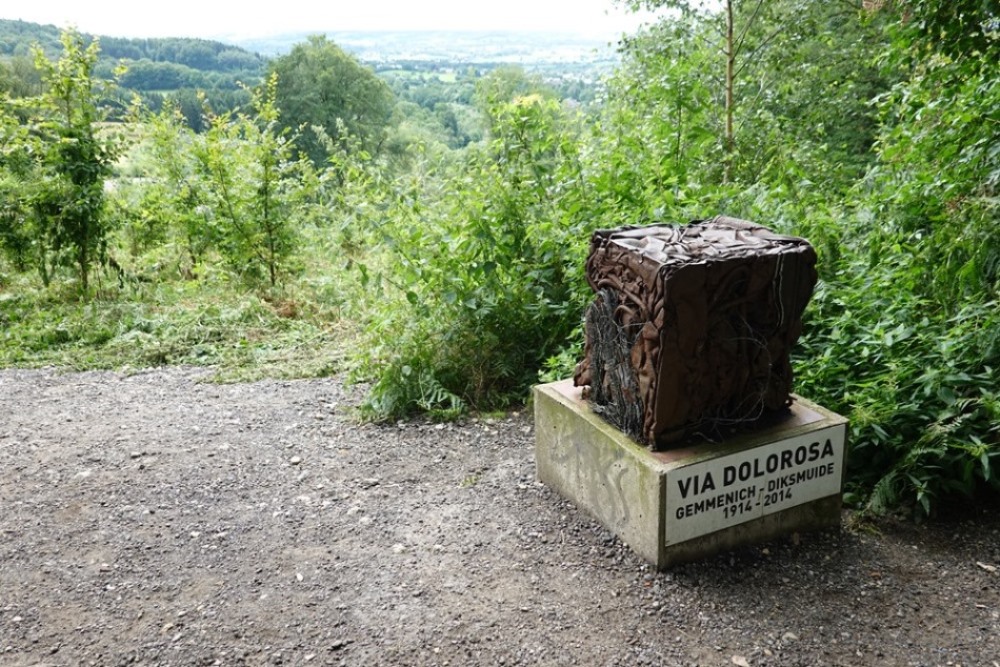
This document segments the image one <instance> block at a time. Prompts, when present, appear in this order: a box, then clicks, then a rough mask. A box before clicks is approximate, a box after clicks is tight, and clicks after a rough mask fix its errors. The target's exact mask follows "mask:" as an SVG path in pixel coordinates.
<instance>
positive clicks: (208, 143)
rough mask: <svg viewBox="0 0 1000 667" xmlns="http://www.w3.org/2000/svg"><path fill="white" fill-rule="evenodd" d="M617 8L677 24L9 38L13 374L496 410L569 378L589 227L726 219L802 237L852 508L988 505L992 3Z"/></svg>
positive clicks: (997, 276)
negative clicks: (430, 45)
mask: <svg viewBox="0 0 1000 667" xmlns="http://www.w3.org/2000/svg"><path fill="white" fill-rule="evenodd" d="M625 4H630V3H628V2H627V3H625ZM631 4H632V5H633V6H634V7H635V8H637V9H638V8H656V7H660V6H669V7H672V8H674V10H675V11H674V12H672V13H670V14H669V15H667V16H665V17H664V18H663V19H661V20H660V21H659V22H657V23H655V24H652V25H649V26H646V27H644V28H642V29H641V30H639V31H638V32H637V33H635V34H631V35H627V36H624V37H623V39H622V40H621V42H620V44H619V45H618V52H617V55H616V57H615V59H614V61H613V62H611V63H608V62H605V61H599V62H598V61H595V62H587V63H562V64H560V63H558V62H555V61H554V62H550V63H547V64H546V66H545V67H538V68H535V67H532V66H531V64H530V63H519V64H511V63H509V62H492V63H474V62H454V61H436V60H433V59H413V60H392V59H387V60H385V61H383V62H377V63H372V62H362V61H361V60H359V59H358V58H357V57H355V56H354V55H352V54H351V53H350V52H348V51H347V50H345V49H344V48H342V47H341V45H339V44H338V43H337V42H336V40H335V39H332V38H329V37H324V36H310V37H308V38H306V39H303V40H302V41H300V42H298V43H295V44H294V45H292V46H291V47H290V48H289V49H288V50H287V51H286V52H284V53H281V54H279V55H273V56H269V57H262V56H259V55H257V54H255V53H253V52H251V51H247V50H244V49H241V48H239V47H236V46H231V45H224V44H220V43H217V42H208V41H205V40H182V39H177V40H118V39H114V38H98V39H93V38H92V37H90V36H86V35H80V34H79V33H76V32H75V31H73V30H66V31H62V32H60V31H58V30H55V29H54V28H51V27H45V26H35V25H34V24H26V23H24V22H10V21H0V94H2V97H0V326H2V333H0V364H2V365H5V366H12V365H13V366H39V365H59V366H63V367H70V368H123V367H125V368H142V367H148V366H150V365H160V364H200V365H211V366H213V367H215V368H216V370H217V374H218V377H219V379H220V380H237V379H247V378H255V377H263V376H268V377H274V376H279V377H307V376H322V375H328V374H333V373H343V374H346V375H347V376H348V377H350V378H352V379H353V380H357V381H362V382H365V383H366V386H367V387H368V390H367V398H366V401H365V404H364V406H363V408H362V412H363V415H364V416H365V417H367V418H372V419H398V418H403V417H405V416H407V415H411V414H413V413H417V412H419V413H424V414H429V415H431V416H433V417H435V418H439V419H451V418H457V417H460V416H461V415H463V414H465V413H467V412H469V411H478V412H484V411H487V412H488V411H492V410H502V409H506V408H508V407H509V406H511V405H515V404H518V403H520V402H523V401H524V400H526V398H527V392H528V388H529V387H530V386H531V385H532V384H533V383H536V382H538V381H539V380H547V379H556V378H561V377H566V376H568V375H570V374H571V373H572V368H573V366H574V365H575V363H576V362H577V361H578V360H579V358H580V356H581V353H582V325H581V322H582V318H583V313H584V310H585V308H586V307H587V305H588V304H589V303H590V302H591V300H592V298H593V295H592V293H591V291H590V288H589V287H588V286H587V284H586V282H585V280H584V276H583V264H584V259H585V257H586V252H587V249H588V241H589V238H590V235H591V233H592V232H593V231H594V230H596V229H607V228H613V227H617V226H621V225H636V224H649V223H655V222H675V223H676V222H686V221H689V220H694V219H703V218H708V217H712V216H714V215H717V214H726V215H730V216H734V217H740V218H745V219H748V220H752V221H754V222H758V223H760V224H763V225H766V226H768V227H770V228H772V229H774V230H776V231H779V232H784V233H790V234H794V235H796V236H802V237H804V238H806V239H808V240H809V241H810V242H811V243H812V244H813V246H814V247H815V248H816V251H817V254H818V256H819V263H818V270H819V283H818V285H817V288H816V291H815V294H814V296H813V299H812V301H811V303H810V305H809V307H808V309H807V311H806V315H805V318H804V329H803V334H802V337H801V339H800V342H799V344H798V346H797V349H796V351H795V353H794V359H793V366H794V370H795V384H794V387H795V390H796V392H797V393H800V394H803V395H805V396H808V397H809V398H811V399H813V400H816V401H817V402H819V403H821V404H823V405H825V406H826V407H829V408H831V409H833V410H835V411H837V412H840V413H841V414H844V415H846V416H847V417H848V418H849V420H850V431H849V441H850V445H851V447H850V453H849V459H848V478H847V486H846V493H845V500H846V501H847V502H848V503H849V504H851V505H852V506H854V507H857V508H859V509H860V510H862V511H864V512H884V511H892V510H906V511H910V512H913V513H914V515H916V516H925V515H929V514H933V513H935V512H936V511H938V510H939V509H940V508H942V507H944V506H945V505H946V504H947V503H949V502H951V501H952V500H954V499H956V498H960V499H964V500H966V501H968V500H977V499H980V498H982V497H984V496H989V495H996V494H997V493H998V492H1000V479H998V477H997V473H998V472H1000V383H998V381H997V380H998V377H997V365H998V361H1000V326H998V325H1000V309H998V302H997V291H998V288H1000V225H998V224H997V223H998V209H1000V199H998V193H997V188H998V183H1000V9H998V6H997V5H998V3H996V2H992V1H989V2H982V1H980V0H955V1H948V0H898V1H896V2H870V1H862V0H856V1H855V0H838V1H837V2H825V1H819V0H773V1H770V2H764V1H763V0H725V1H724V2H721V3H717V5H718V6H716V5H712V6H711V7H709V8H706V7H705V6H704V5H702V4H701V3H698V2H685V1H684V0H632V1H631ZM133 42H134V43H133ZM470 350H475V354H470V353H469V351H470Z"/></svg>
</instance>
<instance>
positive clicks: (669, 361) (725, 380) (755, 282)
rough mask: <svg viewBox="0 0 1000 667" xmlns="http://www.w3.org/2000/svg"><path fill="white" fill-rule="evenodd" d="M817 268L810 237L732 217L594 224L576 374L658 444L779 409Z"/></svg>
mask: <svg viewBox="0 0 1000 667" xmlns="http://www.w3.org/2000/svg"><path fill="white" fill-rule="evenodd" d="M815 266H816V253H815V251H814V250H813V248H812V246H810V245H809V243H808V242H807V241H805V240H804V239H801V238H796V237H791V236H781V235H778V234H775V233H773V232H771V231H770V230H768V229H767V228H765V227H762V226H760V225H756V224H753V223H750V222H747V221H745V220H738V219H735V218H728V217H722V216H720V217H716V218H712V219H710V220H704V221H697V222H694V223H691V224H689V225H651V226H646V227H626V228H622V229H617V230H607V231H598V232H595V233H594V235H593V237H592V238H591V242H590V255H589V257H588V259H587V280H588V282H589V283H590V286H591V287H592V288H593V289H594V291H595V292H596V293H597V297H596V299H595V301H594V303H593V304H592V305H591V307H590V308H589V309H588V311H587V321H586V348H585V355H584V359H583V361H581V362H580V364H579V366H578V367H577V370H576V374H575V377H574V381H575V383H576V385H578V386H583V387H584V388H585V389H584V390H585V395H586V396H587V397H588V399H589V400H590V402H591V405H592V406H593V407H594V409H595V411H597V412H598V413H600V414H602V415H603V416H604V418H605V419H606V420H608V421H609V422H610V423H612V424H613V425H615V426H617V427H618V428H619V429H621V430H622V431H624V432H625V433H627V434H629V435H630V436H632V437H633V438H635V439H636V440H638V441H640V442H644V443H645V444H647V445H648V446H650V447H651V448H653V449H663V448H669V447H670V446H671V445H674V444H676V443H678V442H679V441H680V440H682V439H684V438H686V437H689V436H692V435H699V434H700V435H704V436H706V437H708V438H711V439H717V438H720V437H723V436H724V435H725V434H726V433H728V432H730V431H731V430H734V429H735V428H736V427H740V426H744V425H749V424H753V423H756V422H758V421H760V420H761V419H763V418H766V417H768V416H770V415H774V414H775V413H777V412H779V411H784V410H785V409H787V407H788V405H789V404H790V401H791V398H790V394H791V387H792V368H791V364H790V363H789V352H790V350H791V348H792V346H793V345H794V344H795V342H796V340H798V337H799V335H800V333H801V330H802V313H803V311H804V310H805V307H806V304H807V303H808V301H809V298H810V296H811V295H812V291H813V287H814V286H815V283H816V268H815Z"/></svg>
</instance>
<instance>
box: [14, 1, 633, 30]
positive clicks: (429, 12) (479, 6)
mask: <svg viewBox="0 0 1000 667" xmlns="http://www.w3.org/2000/svg"><path fill="white" fill-rule="evenodd" d="M0 7H2V8H0V18H5V19H22V20H24V21H32V22H35V23H51V24H54V25H56V26H58V27H60V28H65V27H68V26H74V27H76V28H78V29H79V30H81V31H83V32H89V33H93V34H98V35H109V36H115V37H260V36H265V35H273V34H280V33H287V32H316V33H320V32H332V31H336V30H358V29H360V30H378V29H385V30H428V29H437V30H546V31H564V32H581V33H588V34H599V35H605V34H612V35H618V34H620V33H621V32H623V31H625V32H631V31H632V30H633V29H634V28H635V27H636V26H637V25H638V24H639V23H640V22H641V21H642V17H637V16H635V15H633V14H629V13H628V12H626V11H624V10H623V9H621V8H620V7H618V6H617V5H616V4H615V2H614V0H486V1H483V0H271V1H269V2H257V1H255V0H246V1H244V2H220V1H219V0H167V1H166V2H164V1H162V0H146V1H144V2H142V1H136V0H129V1H128V2H115V1H111V2H109V1H103V0H13V1H4V2H3V4H2V5H0Z"/></svg>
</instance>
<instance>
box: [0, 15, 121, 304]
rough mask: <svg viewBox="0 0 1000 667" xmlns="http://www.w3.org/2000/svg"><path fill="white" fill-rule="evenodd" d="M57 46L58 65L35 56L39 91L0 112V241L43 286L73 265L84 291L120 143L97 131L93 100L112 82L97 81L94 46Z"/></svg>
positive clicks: (68, 36) (98, 248)
mask: <svg viewBox="0 0 1000 667" xmlns="http://www.w3.org/2000/svg"><path fill="white" fill-rule="evenodd" d="M62 45H63V55H62V57H61V58H60V59H59V60H58V61H57V62H52V61H49V60H48V59H47V58H46V57H45V55H44V53H43V52H42V50H41V48H38V49H36V51H35V66H36V68H37V70H38V71H39V72H40V73H41V79H42V83H43V84H44V91H43V93H42V94H41V95H39V96H38V97H32V98H21V99H19V100H17V101H16V102H15V103H12V104H11V105H8V106H7V108H6V109H5V110H4V111H3V112H2V113H3V116H4V118H5V120H4V121H3V127H2V132H3V140H2V141H3V145H4V150H3V157H2V159H0V167H2V168H3V172H2V173H0V177H2V185H0V187H2V188H3V190H4V191H5V192H6V205H5V207H4V215H3V221H2V222H0V235H2V237H3V239H4V243H3V245H4V246H5V247H6V248H7V250H8V251H10V252H12V253H13V255H14V261H15V264H17V265H19V266H24V265H26V264H27V263H28V261H29V260H28V257H29V256H32V255H33V257H32V258H31V261H33V262H34V264H35V267H36V268H37V269H38V271H39V273H40V275H41V276H42V279H43V280H44V281H45V282H46V283H47V282H48V281H49V279H50V276H51V272H52V267H53V266H54V265H55V264H72V265H74V266H75V267H76V272H77V277H78V278H79V281H80V285H81V287H82V289H83V290H84V291H87V289H88V287H89V277H90V273H91V270H92V267H93V265H94V264H95V263H96V262H97V261H99V259H100V258H101V254H102V252H103V248H104V244H105V239H106V236H107V233H108V223H109V219H108V217H107V216H106V215H105V211H104V183H105V179H106V178H107V177H108V176H109V175H110V173H111V166H112V164H113V163H114V161H115V159H116V158H117V155H118V152H119V150H120V143H121V141H120V139H119V138H118V137H116V136H114V135H113V134H109V133H106V132H105V133H102V131H101V128H100V123H101V121H102V120H103V118H104V110H103V109H102V108H100V107H99V106H98V100H99V99H101V98H102V96H103V94H104V92H105V90H106V89H107V87H109V86H110V85H111V82H108V81H101V80H98V79H96V78H95V76H94V66H95V64H96V63H97V58H98V52H99V47H98V45H97V43H96V42H92V43H91V44H90V45H89V46H86V47H85V46H84V40H83V38H82V37H81V36H80V35H79V34H77V33H75V32H73V31H67V32H65V33H64V34H63V36H62ZM15 119H16V120H15Z"/></svg>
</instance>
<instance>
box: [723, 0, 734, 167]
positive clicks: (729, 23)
mask: <svg viewBox="0 0 1000 667" xmlns="http://www.w3.org/2000/svg"><path fill="white" fill-rule="evenodd" d="M735 71H736V44H735V42H734V39H733V0H726V135H725V155H724V156H723V162H722V182H723V183H729V180H730V178H731V177H732V169H733V152H734V149H735V138H734V136H733V107H734V106H735V102H734V98H733V79H734V78H735Z"/></svg>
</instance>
